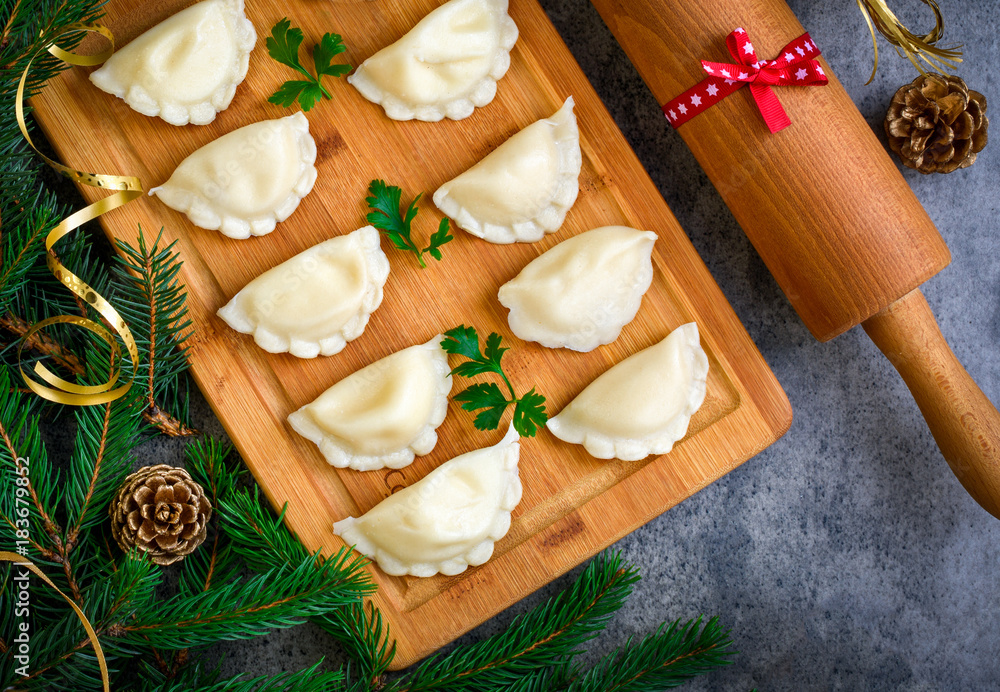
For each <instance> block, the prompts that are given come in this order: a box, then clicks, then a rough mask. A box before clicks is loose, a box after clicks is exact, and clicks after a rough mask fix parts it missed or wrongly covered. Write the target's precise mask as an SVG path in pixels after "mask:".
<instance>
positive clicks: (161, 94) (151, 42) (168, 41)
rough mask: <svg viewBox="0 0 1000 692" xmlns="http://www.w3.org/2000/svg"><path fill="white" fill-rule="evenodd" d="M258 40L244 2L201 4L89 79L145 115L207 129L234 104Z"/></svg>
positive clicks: (129, 48) (175, 17) (172, 19)
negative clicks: (247, 16) (207, 126)
mask: <svg viewBox="0 0 1000 692" xmlns="http://www.w3.org/2000/svg"><path fill="white" fill-rule="evenodd" d="M256 42H257V33H256V32H255V31H254V29H253V24H251V23H250V20H248V19H247V18H246V15H245V14H244V13H243V0H204V1H203V2H199V3H197V4H195V5H192V6H191V7H188V8H187V9H185V10H181V11H180V12H178V13H177V14H175V15H173V16H172V17H170V18H168V19H166V20H164V21H162V22H160V23H159V24H157V25H156V26H154V27H153V28H152V29H149V30H148V31H147V32H146V33H144V34H142V35H141V36H139V37H138V38H136V39H133V40H132V42H131V43H129V44H128V45H127V46H125V47H124V48H122V49H121V50H118V51H115V54H114V55H112V56H111V57H110V58H109V59H108V60H107V62H105V63H104V65H103V66H102V67H101V68H100V69H99V70H96V71H95V72H93V73H91V75H90V81H92V82H93V83H94V84H96V85H97V86H98V87H100V88H101V89H103V90H104V91H106V92H108V93H109V94H114V95H115V96H117V97H118V98H121V99H124V100H125V103H127V104H128V105H129V106H131V107H132V108H133V109H134V110H137V111H139V112H140V113H142V114H143V115H158V116H160V117H161V118H163V119H164V120H166V121H167V122H168V123H170V124H171V125H187V124H188V123H189V122H190V123H192V124H194V125H205V124H206V123H210V122H212V121H213V120H215V114H216V113H218V112H220V111H223V110H225V109H226V108H227V107H228V106H229V102H230V101H232V100H233V94H235V93H236V87H237V85H239V83H240V82H242V81H243V78H244V77H246V76H247V64H248V63H249V58H250V51H251V50H253V46H254V43H256Z"/></svg>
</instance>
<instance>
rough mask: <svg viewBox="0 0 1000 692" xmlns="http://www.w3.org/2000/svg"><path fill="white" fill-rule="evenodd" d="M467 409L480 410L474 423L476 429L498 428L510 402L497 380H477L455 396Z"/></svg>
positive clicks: (464, 408) (463, 407)
mask: <svg viewBox="0 0 1000 692" xmlns="http://www.w3.org/2000/svg"><path fill="white" fill-rule="evenodd" d="M455 401H458V402H460V403H461V404H462V409H463V410H465V411H480V412H479V413H478V414H477V415H476V419H475V421H473V425H475V426H476V430H496V429H497V428H498V427H499V426H500V419H501V418H502V417H503V412H504V411H506V410H507V406H508V405H509V403H510V402H508V401H507V397H505V396H504V395H503V392H501V391H500V387H498V386H497V384H496V383H495V382H477V383H476V384H474V385H472V386H471V387H469V388H468V389H466V390H464V391H462V392H460V393H459V394H457V395H456V396H455Z"/></svg>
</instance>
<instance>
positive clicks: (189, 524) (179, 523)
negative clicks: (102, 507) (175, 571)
mask: <svg viewBox="0 0 1000 692" xmlns="http://www.w3.org/2000/svg"><path fill="white" fill-rule="evenodd" d="M109 512H110V514H111V533H112V534H113V535H114V537H115V540H116V541H117V542H118V545H119V546H120V547H121V549H122V550H125V551H127V550H129V549H131V548H132V547H133V546H134V547H137V548H139V549H140V550H144V551H145V552H147V553H149V555H150V557H151V558H152V560H153V562H155V563H156V564H158V565H169V564H171V563H174V562H176V561H177V560H180V559H181V558H183V557H184V556H185V555H188V554H190V553H191V552H192V551H194V549H195V548H197V547H198V546H199V545H201V543H202V541H204V540H205V534H206V532H207V531H208V520H209V519H211V518H212V504H211V503H210V502H209V501H208V498H207V497H205V491H204V490H202V488H201V486H200V485H198V484H197V483H195V482H194V481H193V480H191V476H189V475H188V472H187V471H185V470H184V469H181V468H176V467H174V466H167V465H165V464H160V465H157V466H146V467H144V468H141V469H139V470H138V471H136V472H135V473H133V474H131V475H130V476H129V477H128V478H126V479H125V482H124V483H122V487H121V489H120V490H119V491H118V496H117V497H116V498H115V500H114V501H113V502H112V503H111V508H110V510H109Z"/></svg>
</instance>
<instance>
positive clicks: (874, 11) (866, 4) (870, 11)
mask: <svg viewBox="0 0 1000 692" xmlns="http://www.w3.org/2000/svg"><path fill="white" fill-rule="evenodd" d="M857 2H858V7H860V8H861V14H863V15H864V18H865V21H866V22H868V30H869V31H870V32H871V34H872V46H873V48H874V49H875V64H874V65H873V66H872V75H871V77H869V78H868V81H867V82H866V84H871V82H872V80H873V79H875V72H876V70H878V40H877V38H876V36H875V30H876V29H878V32H879V33H880V34H882V35H883V36H885V38H886V40H888V41H889V43H891V44H892V45H893V46H895V48H896V52H897V53H905V54H906V57H907V58H908V59H909V60H910V62H911V63H913V66H914V67H916V68H917V70H919V72H920V74H925V72H924V68H923V66H922V65H921V64H920V63H919V62H917V58H920V59H921V60H923V61H924V62H925V63H927V64H928V65H930V66H931V67H932V68H933V69H934V70H936V71H937V72H944V73H946V74H947V73H948V72H949V71H953V70H955V69H956V68H957V67H958V65H957V63H960V62H962V51H960V50H958V49H959V48H961V46H955V47H954V48H938V47H937V46H936V45H934V44H935V43H937V42H938V41H939V40H940V39H941V37H942V36H943V35H944V16H943V15H942V14H941V8H940V7H939V6H938V3H937V0H920V2H922V3H924V4H925V5H927V6H928V7H929V8H931V11H932V12H933V13H934V28H933V29H932V30H931V31H930V32H929V33H928V34H927V35H926V36H922V37H921V36H917V35H915V34H914V33H913V32H911V31H910V30H909V29H907V28H906V27H905V26H903V23H902V22H900V21H899V18H898V17H896V15H895V13H894V12H893V11H892V10H890V9H889V6H888V4H886V0H857ZM928 56H930V57H928ZM935 59H936V60H937V62H935Z"/></svg>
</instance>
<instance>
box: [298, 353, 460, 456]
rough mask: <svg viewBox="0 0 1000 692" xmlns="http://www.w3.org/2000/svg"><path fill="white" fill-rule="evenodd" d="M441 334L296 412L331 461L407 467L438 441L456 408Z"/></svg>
mask: <svg viewBox="0 0 1000 692" xmlns="http://www.w3.org/2000/svg"><path fill="white" fill-rule="evenodd" d="M442 338H444V337H443V336H442V335H441V334H438V335H437V336H435V337H434V338H433V339H431V340H430V341H428V342H427V343H426V344H421V345H419V346H410V347H409V348H404V349H403V350H402V351H397V352H396V353H393V354H392V355H391V356H387V357H385V358H383V359H382V360H378V361H375V362H374V363H372V364H371V365H368V366H366V367H364V368H362V369H360V370H358V371H357V372H354V373H352V374H351V375H348V376H347V377H345V378H344V379H342V380H341V381H340V382H337V383H336V384H335V385H333V386H332V387H330V388H329V389H327V390H326V391H325V392H324V393H323V394H321V395H320V396H319V397H318V398H317V399H316V400H315V401H313V402H312V403H311V404H307V405H306V406H303V407H302V408H300V409H299V410H298V411H296V412H295V413H293V414H292V415H290V416H289V417H288V422H289V423H291V425H292V428H294V429H295V432H297V433H298V434H300V435H302V436H303V437H305V438H307V439H309V440H311V441H312V442H315V443H316V444H317V445H318V446H319V449H320V451H321V452H322V453H323V456H324V457H326V460H327V461H328V462H330V464H331V465H333V466H336V467H338V468H348V467H349V468H352V469H355V470H357V471H371V470H373V469H381V468H391V469H400V468H403V467H404V466H408V465H409V464H410V463H412V462H413V457H414V455H416V454H427V453H429V452H430V451H431V450H432V449H434V445H435V444H437V433H436V432H435V430H436V429H437V427H438V426H439V425H441V423H442V422H443V421H444V418H445V415H446V414H447V413H448V393H449V392H450V391H451V368H450V367H449V365H448V354H447V353H445V352H444V349H442V348H441V339H442Z"/></svg>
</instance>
